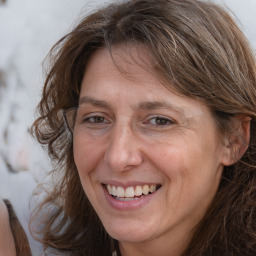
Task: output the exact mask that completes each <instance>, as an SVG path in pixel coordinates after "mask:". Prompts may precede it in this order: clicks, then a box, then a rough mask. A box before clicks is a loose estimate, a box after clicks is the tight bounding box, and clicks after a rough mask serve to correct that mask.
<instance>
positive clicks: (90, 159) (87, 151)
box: [73, 137, 99, 177]
mask: <svg viewBox="0 0 256 256" xmlns="http://www.w3.org/2000/svg"><path fill="white" fill-rule="evenodd" d="M73 148H74V160H75V164H76V167H77V169H78V172H79V175H80V177H81V176H84V175H88V174H89V173H90V171H91V170H93V168H94V166H95V164H96V162H97V159H98V157H99V151H98V150H97V149H95V148H94V147H93V150H92V144H91V143H88V141H85V140H83V139H79V137H78V138H76V137H75V138H74V144H73Z"/></svg>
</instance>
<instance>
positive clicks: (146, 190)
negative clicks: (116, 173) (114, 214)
mask: <svg viewBox="0 0 256 256" xmlns="http://www.w3.org/2000/svg"><path fill="white" fill-rule="evenodd" d="M104 186H105V187H106V190H107V191H108V193H109V195H111V196H112V197H113V198H115V199H116V200H119V201H133V200H138V199H140V198H142V197H146V196H148V195H151V194H153V193H155V192H156V191H157V190H158V189H159V188H160V187H161V185H158V184H153V185H147V184H146V185H137V186H130V187H127V188H124V187H121V186H114V185H110V184H104Z"/></svg>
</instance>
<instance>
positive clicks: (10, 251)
mask: <svg viewBox="0 0 256 256" xmlns="http://www.w3.org/2000/svg"><path fill="white" fill-rule="evenodd" d="M0 230H1V232H0V255H5V256H16V249H15V243H14V239H13V235H12V231H11V227H10V222H9V214H8V210H7V207H6V205H5V203H4V201H3V200H2V199H1V198H0Z"/></svg>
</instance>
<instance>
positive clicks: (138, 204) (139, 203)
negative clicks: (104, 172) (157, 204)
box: [103, 185, 159, 211]
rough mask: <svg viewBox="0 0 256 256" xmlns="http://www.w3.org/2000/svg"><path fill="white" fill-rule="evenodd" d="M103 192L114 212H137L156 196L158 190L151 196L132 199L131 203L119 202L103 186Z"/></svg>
mask: <svg viewBox="0 0 256 256" xmlns="http://www.w3.org/2000/svg"><path fill="white" fill-rule="evenodd" d="M103 191H104V194H105V198H106V200H107V202H108V203H109V204H110V206H112V207H113V208H115V209H116V210H123V211H127V210H138V209H140V208H142V207H143V206H145V205H146V204H148V203H149V202H150V201H151V200H152V199H153V198H154V197H155V196H156V194H157V193H158V191H159V189H158V190H156V191H155V192H154V193H152V194H149V195H147V196H141V197H140V198H138V199H134V200H132V201H120V200H117V199H115V198H114V197H113V196H111V195H110V194H109V193H108V191H107V189H106V187H105V186H104V185H103Z"/></svg>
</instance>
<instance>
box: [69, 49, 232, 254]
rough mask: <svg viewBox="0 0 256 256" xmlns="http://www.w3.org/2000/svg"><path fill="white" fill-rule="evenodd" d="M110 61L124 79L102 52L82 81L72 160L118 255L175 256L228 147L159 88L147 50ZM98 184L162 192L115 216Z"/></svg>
mask: <svg viewBox="0 0 256 256" xmlns="http://www.w3.org/2000/svg"><path fill="white" fill-rule="evenodd" d="M131 54H132V56H133V58H131V57H130V56H131ZM113 55H114V58H115V61H116V63H117V64H118V66H119V67H120V68H121V69H122V70H125V71H126V73H125V74H121V73H120V71H119V70H118V69H117V68H116V66H115V65H114V64H113V62H112V59H111V57H110V56H109V53H108V52H107V50H106V49H104V48H103V49H100V50H98V51H96V53H94V55H93V56H92V57H91V59H90V61H89V63H88V66H87V69H86V72H85V75H84V79H83V81H82V88H81V93H80V108H79V110H78V115H77V119H76V123H75V128H74V158H75V163H76V165H77V169H78V172H79V175H80V179H81V182H82V186H83V189H84V191H85V193H86V195H87V197H88V198H89V200H90V202H91V203H92V205H93V207H94V209H95V210H96V212H97V214H98V215H99V217H100V219H101V221H102V223H103V225H104V227H105V228H106V230H107V232H108V233H109V234H110V236H112V237H113V238H115V239H117V240H118V241H119V245H120V250H121V253H122V255H123V256H140V255H148V256H150V255H161V256H165V255H166V256H167V255H168V256H170V255H172V256H176V255H180V254H181V253H182V251H183V250H184V248H185V247H186V246H187V244H188V242H189V240H190V238H191V234H192V233H193V231H192V230H193V228H194V227H195V225H196V224H197V223H198V222H199V221H200V220H201V219H202V217H203V216H204V214H205V212H206V210H207V207H208V206H209V204H210V202H211V201H212V199H213V197H214V195H215V193H216V191H217V188H218V185H219V182H220V178H221V174H222V171H223V166H224V165H228V164H230V148H229V147H227V146H225V143H224V141H225V139H224V138H223V137H222V136H220V133H219V131H218V130H217V128H216V125H215V121H214V119H213V117H212V115H211V112H210V110H209V108H208V107H207V106H205V105H204V104H202V103H201V102H199V101H197V100H194V99H191V98H187V97H184V96H180V95H178V94H176V93H174V92H172V91H170V90H168V89H167V88H165V87H164V86H163V85H162V83H161V82H160V79H159V78H158V76H157V74H156V73H155V71H154V70H153V67H152V65H151V62H150V60H149V57H148V56H147V54H146V51H145V50H144V48H142V47H141V48H140V47H137V48H135V47H130V48H129V50H128V48H127V47H125V46H119V47H116V48H114V49H113ZM134 59H135V60H136V63H137V64H136V63H135V62H134ZM138 63H139V64H140V65H138ZM145 64H146V66H145ZM141 66H144V67H147V68H142V67H141ZM103 184H119V185H120V184H121V185H122V186H124V187H128V186H131V185H138V184H158V185H161V187H160V189H158V190H157V191H156V192H155V193H153V196H152V197H151V199H150V200H148V201H147V202H146V203H142V204H141V206H140V207H137V208H134V209H133V208H132V209H130V208H129V209H126V208H125V207H126V206H125V204H126V203H125V202H123V207H124V208H123V209H121V210H120V209H116V208H115V207H113V206H112V205H111V204H110V203H109V202H108V200H106V196H105V193H106V191H105V190H104V185H103Z"/></svg>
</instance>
